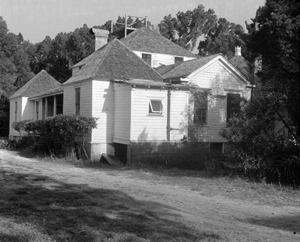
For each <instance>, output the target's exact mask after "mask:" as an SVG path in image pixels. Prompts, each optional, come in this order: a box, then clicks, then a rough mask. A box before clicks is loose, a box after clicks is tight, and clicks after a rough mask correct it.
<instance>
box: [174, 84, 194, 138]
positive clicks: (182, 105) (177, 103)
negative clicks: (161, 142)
mask: <svg viewBox="0 0 300 242" xmlns="http://www.w3.org/2000/svg"><path fill="white" fill-rule="evenodd" d="M188 95H189V93H188V92H187V91H179V90H175V91H174V90H173V91H171V119H170V125H171V131H170V141H179V140H181V139H182V138H184V136H186V137H187V120H188V118H187V117H188V103H187V100H188Z"/></svg>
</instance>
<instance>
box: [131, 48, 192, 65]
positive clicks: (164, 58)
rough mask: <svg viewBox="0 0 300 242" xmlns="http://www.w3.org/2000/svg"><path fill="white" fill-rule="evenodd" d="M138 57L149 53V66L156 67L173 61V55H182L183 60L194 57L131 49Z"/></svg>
mask: <svg viewBox="0 0 300 242" xmlns="http://www.w3.org/2000/svg"><path fill="white" fill-rule="evenodd" d="M133 52H134V53H135V54H137V55H138V56H139V57H140V58H142V54H143V53H144V54H151V67H158V66H160V65H171V64H174V63H175V57H183V60H184V61H187V60H192V59H195V58H192V57H185V56H178V55H167V54H158V53H150V52H141V51H133Z"/></svg>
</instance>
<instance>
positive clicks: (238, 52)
mask: <svg viewBox="0 0 300 242" xmlns="http://www.w3.org/2000/svg"><path fill="white" fill-rule="evenodd" d="M234 51H235V54H234V56H241V55H242V48H241V47H239V46H236V47H235V48H234Z"/></svg>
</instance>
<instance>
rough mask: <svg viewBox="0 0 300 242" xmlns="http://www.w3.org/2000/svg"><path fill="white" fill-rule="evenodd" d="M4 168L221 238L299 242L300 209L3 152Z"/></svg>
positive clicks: (0, 163)
mask: <svg viewBox="0 0 300 242" xmlns="http://www.w3.org/2000/svg"><path fill="white" fill-rule="evenodd" d="M0 169H2V170H6V171H17V172H18V173H24V174H32V173H34V174H36V175H42V176H48V177H51V178H52V179H55V180H57V181H60V182H64V183H68V184H86V185H87V186H89V187H91V188H101V189H111V190H118V191H122V192H123V193H126V194H127V195H128V196H131V197H133V198H134V199H137V200H139V201H153V202H155V204H156V206H153V205H152V207H151V208H149V209H151V210H156V211H159V212H160V214H161V216H162V217H164V218H168V219H169V220H177V222H181V223H184V224H185V225H187V226H189V227H193V228H195V229H196V230H197V229H201V230H202V231H203V230H207V231H215V232H216V233H217V234H219V235H221V238H220V239H219V240H223V239H224V241H283V242H284V241H300V206H299V207H297V206H276V207H275V206H271V205H266V204H265V205H257V204H255V203H253V202H251V201H247V200H238V199H229V198H225V197H223V196H218V195H216V196H212V197H207V196H203V195H202V194H201V193H200V192H199V191H195V190H192V189H187V188H186V187H183V186H180V185H170V184H168V183H165V182H162V181H161V180H160V181H159V182H158V181H156V180H145V179H139V178H137V177H133V176H131V175H130V174H129V173H128V171H126V170H124V171H121V170H118V171H113V170H105V169H92V168H78V167H75V166H73V165H71V164H70V165H69V164H58V163H51V162H40V161H38V160H35V159H28V158H24V157H21V156H19V155H18V154H17V153H16V152H11V151H6V150H0ZM137 172H138V171H137ZM0 196H1V195H0ZM145 206H146V205H145ZM149 206H150V205H149ZM173 215H174V216H173ZM222 238H223V239H222ZM212 241H213V240H212Z"/></svg>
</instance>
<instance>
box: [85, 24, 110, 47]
mask: <svg viewBox="0 0 300 242" xmlns="http://www.w3.org/2000/svg"><path fill="white" fill-rule="evenodd" d="M90 31H91V33H92V34H94V35H95V51H96V50H98V49H100V48H101V47H102V46H104V45H106V44H107V39H108V34H109V32H108V30H106V29H96V28H91V29H90Z"/></svg>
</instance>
